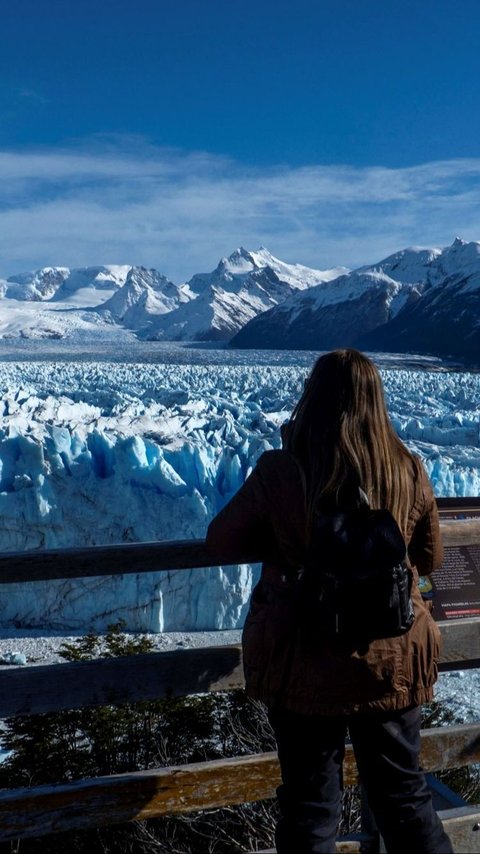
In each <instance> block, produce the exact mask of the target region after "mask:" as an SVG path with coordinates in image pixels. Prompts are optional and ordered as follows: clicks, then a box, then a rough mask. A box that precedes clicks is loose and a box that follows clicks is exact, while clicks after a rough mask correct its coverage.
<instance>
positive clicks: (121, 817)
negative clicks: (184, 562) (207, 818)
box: [0, 724, 480, 842]
mask: <svg viewBox="0 0 480 854" xmlns="http://www.w3.org/2000/svg"><path fill="white" fill-rule="evenodd" d="M449 729H450V728H448V727H440V728H438V729H436V730H425V731H424V732H422V764H423V766H424V768H425V770H427V771H429V770H436V769H437V768H438V758H439V757H440V756H442V755H443V757H444V761H443V762H442V767H443V768H448V767H455V766H456V765H458V764H467V762H478V761H479V760H480V739H479V733H480V728H479V727H478V726H473V725H472V724H467V725H465V726H463V727H453V728H452V729H453V730H455V733H454V735H452V733H451V732H449ZM433 742H437V745H436V747H435V750H434V751H433V752H432V749H431V744H432V743H433ZM344 779H345V784H346V785H352V784H353V783H355V782H357V772H356V766H355V760H354V757H353V751H352V749H351V747H350V746H347V751H346V760H345V769H344ZM279 783H280V771H279V766H278V759H277V755H276V753H263V754H254V755H249V756H241V757H235V758H233V759H220V760H215V761H212V762H198V763H194V764H191V765H178V766H175V767H172V768H164V769H154V770H150V771H139V772H136V773H131V774H116V775H112V776H110V777H97V778H95V779H92V780H80V781H78V782H75V783H68V784H65V785H57V786H39V787H38V788H33V789H17V790H12V791H2V792H0V841H2V842H3V841H6V840H8V839H16V838H25V837H29V836H41V835H43V834H46V833H55V832H59V831H69V830H80V829H87V828H89V827H100V826H101V825H106V824H117V823H120V822H124V821H135V820H141V819H142V820H143V819H150V818H154V817H157V816H162V815H174V814H178V813H190V812H196V811H197V810H201V809H212V808H219V807H224V806H228V805H231V804H239V803H248V802H251V801H258V800H264V799H267V798H272V797H274V796H275V790H276V787H277V786H278V785H279ZM457 814H458V813H457V812H456V813H455V815H457Z"/></svg>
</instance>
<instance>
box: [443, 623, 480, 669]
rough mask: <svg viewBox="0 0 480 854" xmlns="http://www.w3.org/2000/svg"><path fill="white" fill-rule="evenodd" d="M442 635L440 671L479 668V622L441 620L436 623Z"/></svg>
mask: <svg viewBox="0 0 480 854" xmlns="http://www.w3.org/2000/svg"><path fill="white" fill-rule="evenodd" d="M437 626H438V627H439V629H440V631H441V633H442V652H441V657H440V670H442V671H446V670H463V669H465V668H472V667H480V620H479V619H478V618H475V617H468V618H467V619H461V620H442V621H441V622H438V623H437Z"/></svg>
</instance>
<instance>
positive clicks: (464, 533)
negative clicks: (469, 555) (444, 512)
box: [440, 519, 480, 548]
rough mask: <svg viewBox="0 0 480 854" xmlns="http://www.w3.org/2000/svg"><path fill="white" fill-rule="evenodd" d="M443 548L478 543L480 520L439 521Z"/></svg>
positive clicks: (479, 539) (479, 540)
mask: <svg viewBox="0 0 480 854" xmlns="http://www.w3.org/2000/svg"><path fill="white" fill-rule="evenodd" d="M440 530H441V533H442V540H443V545H444V546H445V548H452V547H453V546H470V545H474V544H478V543H480V519H440Z"/></svg>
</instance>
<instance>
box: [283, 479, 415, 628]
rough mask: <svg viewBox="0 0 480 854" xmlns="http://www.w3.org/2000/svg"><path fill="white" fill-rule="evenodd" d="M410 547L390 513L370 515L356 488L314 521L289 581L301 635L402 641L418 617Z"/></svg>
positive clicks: (324, 508)
mask: <svg viewBox="0 0 480 854" xmlns="http://www.w3.org/2000/svg"><path fill="white" fill-rule="evenodd" d="M406 557H407V548H406V545H405V540H404V538H403V536H402V533H401V531H400V529H399V527H398V525H397V522H396V521H395V519H394V517H393V516H392V514H391V513H390V512H389V511H388V510H372V509H371V508H370V507H369V504H368V499H367V496H366V495H365V493H364V492H363V491H362V490H361V489H359V488H358V487H356V486H355V487H346V488H345V487H344V489H343V491H342V494H341V497H338V498H337V500H336V501H335V505H334V506H332V503H330V506H329V505H328V503H325V502H324V503H323V505H320V506H319V508H318V509H317V511H316V512H315V514H314V518H313V523H312V528H311V534H310V538H309V545H308V547H307V556H306V560H305V563H304V565H303V567H302V568H301V569H300V571H299V573H298V575H297V578H296V580H295V582H294V590H295V599H296V603H297V608H298V618H299V621H300V628H301V629H302V630H303V631H304V633H306V634H307V635H309V636H314V637H316V638H318V639H322V638H324V639H325V638H337V639H339V640H345V641H347V642H349V643H354V644H355V643H362V642H367V643H368V642H369V641H371V640H374V639H378V638H388V637H395V636H397V635H401V634H404V633H405V632H407V631H408V630H409V628H410V627H411V625H412V623H413V621H414V619H415V615H414V610H413V603H412V600H411V587H412V573H411V570H410V568H409V566H408V563H407V559H406Z"/></svg>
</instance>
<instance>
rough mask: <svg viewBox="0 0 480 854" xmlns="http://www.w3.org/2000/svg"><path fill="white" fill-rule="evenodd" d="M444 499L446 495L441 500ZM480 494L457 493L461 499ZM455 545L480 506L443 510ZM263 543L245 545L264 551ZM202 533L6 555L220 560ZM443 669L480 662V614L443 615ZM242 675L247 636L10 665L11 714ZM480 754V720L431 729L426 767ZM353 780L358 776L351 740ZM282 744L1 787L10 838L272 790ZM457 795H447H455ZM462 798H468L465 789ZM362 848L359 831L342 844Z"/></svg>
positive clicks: (153, 693) (226, 686)
mask: <svg viewBox="0 0 480 854" xmlns="http://www.w3.org/2000/svg"><path fill="white" fill-rule="evenodd" d="M439 505H440V509H441V510H442V509H446V507H445V505H446V502H442V501H441V500H439ZM467 505H468V506H470V505H473V506H474V507H476V508H477V509H478V508H480V500H478V499H477V500H475V499H474V500H473V502H472V501H470V500H467V499H464V500H463V501H462V500H456V501H455V503H454V508H455V509H460V507H463V508H465V507H466V506H467ZM441 527H442V536H443V540H444V544H445V547H446V548H448V547H453V546H458V545H464V544H474V543H478V544H480V518H477V519H465V520H442V521H441ZM254 558H255V555H250V554H242V555H238V562H239V563H243V562H253V561H254ZM211 563H212V561H211V557H210V555H209V553H208V551H207V549H206V547H205V544H204V542H203V541H188V542H167V543H148V544H133V545H131V544H129V545H120V546H102V547H91V548H84V549H62V550H54V551H42V552H21V553H7V554H1V555H0V579H1V581H2V583H13V582H20V581H21V582H26V581H39V580H45V579H53V578H72V577H80V576H100V575H119V574H124V573H128V572H151V571H159V570H167V569H168V570H172V569H192V568H197V567H205V566H209V565H211ZM439 626H440V630H441V633H442V637H443V652H442V659H441V665H440V669H441V670H458V669H466V668H471V667H480V619H459V620H453V621H449V622H443V623H439ZM242 686H243V672H242V660H241V647H240V645H229V646H218V647H211V648H200V649H190V650H177V651H175V652H161V653H151V654H147V655H135V656H134V657H133V656H127V657H119V658H116V659H99V660H95V661H87V662H76V663H67V664H53V665H45V666H43V665H41V666H34V667H26V668H25V667H23V668H22V667H18V668H8V669H3V670H0V718H4V717H7V716H8V717H10V716H14V715H26V714H37V713H42V712H53V711H59V710H61V709H67V708H82V707H87V706H97V705H105V704H116V703H125V702H133V701H139V700H153V699H160V698H167V697H175V696H177V697H178V696H186V695H188V694H198V693H202V692H209V691H227V690H231V689H235V688H240V687H242ZM474 763H480V723H475V724H463V725H458V726H450V727H441V728H437V729H429V730H425V731H423V732H422V764H423V767H424V768H425V770H426V771H427V772H432V773H434V772H438V771H439V770H442V769H448V768H455V767H459V766H465V765H471V764H474ZM344 779H345V784H346V785H350V784H353V783H355V782H356V780H357V772H356V766H355V761H354V757H353V754H352V751H351V748H349V747H347V754H346V760H345V773H344ZM279 781H280V778H279V768H278V762H277V757H276V754H275V753H264V754H254V755H250V756H242V757H238V758H233V759H222V760H215V761H211V762H201V763H195V764H189V765H182V766H177V767H170V768H159V769H154V770H149V771H139V772H135V773H127V774H116V775H112V776H109V777H97V778H93V779H90V780H80V781H77V782H73V783H68V784H60V785H55V786H39V787H36V788H30V789H15V790H4V791H2V792H0V842H3V841H7V840H10V839H21V838H26V837H33V836H41V835H44V834H48V833H54V832H58V831H69V830H77V829H87V828H92V827H99V826H101V825H107V824H111V823H115V824H117V823H119V822H122V821H135V820H140V819H146V818H153V817H155V816H164V815H173V814H176V813H187V812H193V811H196V810H199V809H207V808H218V807H223V806H227V805H232V804H240V803H245V802H251V801H257V800H262V799H265V798H272V797H274V795H275V789H276V787H277V786H278V784H279ZM446 800H447V802H448V800H449V799H448V797H447V798H446ZM457 803H458V799H457ZM440 815H441V818H442V820H443V821H444V823H445V825H446V827H447V830H448V833H449V834H450V836H451V838H452V841H453V844H454V849H455V851H459V852H460V851H471V852H477V851H478V852H480V805H479V806H473V807H470V806H467V805H462V806H456V807H454V808H452V809H447V810H442V811H441V812H440ZM340 848H341V849H342V850H358V842H355V841H354V840H353V841H352V840H350V842H348V843H347V842H343V843H341V845H340Z"/></svg>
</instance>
